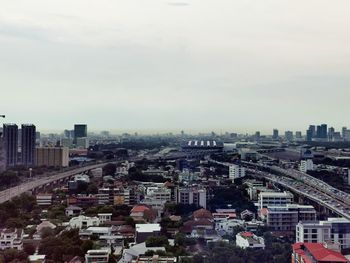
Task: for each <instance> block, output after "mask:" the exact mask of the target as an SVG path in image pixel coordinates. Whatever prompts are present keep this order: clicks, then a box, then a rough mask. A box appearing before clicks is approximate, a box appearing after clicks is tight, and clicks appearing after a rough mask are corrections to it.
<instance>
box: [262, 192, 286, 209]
mask: <svg viewBox="0 0 350 263" xmlns="http://www.w3.org/2000/svg"><path fill="white" fill-rule="evenodd" d="M292 202H293V194H292V193H290V192H286V191H285V192H261V193H260V194H259V198H258V204H259V209H262V208H267V207H272V206H286V205H287V204H291V203H292Z"/></svg>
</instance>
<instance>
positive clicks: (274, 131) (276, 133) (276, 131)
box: [272, 129, 278, 140]
mask: <svg viewBox="0 0 350 263" xmlns="http://www.w3.org/2000/svg"><path fill="white" fill-rule="evenodd" d="M272 139H274V140H277V139H278V130H277V129H273V133H272Z"/></svg>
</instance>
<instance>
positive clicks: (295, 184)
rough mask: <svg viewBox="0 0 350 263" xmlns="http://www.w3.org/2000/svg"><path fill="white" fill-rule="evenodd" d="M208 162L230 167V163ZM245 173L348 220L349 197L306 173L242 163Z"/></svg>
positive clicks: (349, 209) (349, 214)
mask: <svg viewBox="0 0 350 263" xmlns="http://www.w3.org/2000/svg"><path fill="white" fill-rule="evenodd" d="M209 161H212V162H215V163H217V164H221V165H224V166H230V165H231V164H230V163H224V162H218V161H215V160H212V159H209ZM242 165H243V166H244V167H246V169H247V171H248V172H249V173H250V174H251V175H252V176H254V177H258V178H265V179H266V180H268V181H270V182H273V183H274V184H276V185H281V186H282V187H284V188H286V189H289V190H290V191H292V192H294V193H296V194H298V195H299V196H303V197H306V198H308V199H310V200H312V201H314V202H316V203H318V204H319V205H320V206H322V207H326V208H327V209H329V210H331V211H332V212H333V213H335V214H337V215H339V216H342V217H345V218H347V219H349V220H350V195H349V194H348V193H345V192H343V191H340V190H339V189H336V188H334V187H332V186H330V185H329V184H327V183H325V182H323V181H321V180H318V179H316V178H314V177H312V176H310V175H308V174H306V173H302V172H299V171H297V170H294V169H282V168H280V167H278V166H264V165H261V164H256V163H250V162H242Z"/></svg>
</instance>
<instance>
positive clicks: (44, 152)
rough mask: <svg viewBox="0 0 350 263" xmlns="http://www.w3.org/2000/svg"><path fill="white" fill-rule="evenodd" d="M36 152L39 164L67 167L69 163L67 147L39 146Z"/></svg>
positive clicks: (36, 159) (36, 160)
mask: <svg viewBox="0 0 350 263" xmlns="http://www.w3.org/2000/svg"><path fill="white" fill-rule="evenodd" d="M35 153H36V157H35V162H36V165H37V166H48V167H50V166H52V167H67V166H68V165H69V149H68V148H67V147H39V148H36V151H35Z"/></svg>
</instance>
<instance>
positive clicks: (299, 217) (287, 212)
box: [266, 204, 316, 232]
mask: <svg viewBox="0 0 350 263" xmlns="http://www.w3.org/2000/svg"><path fill="white" fill-rule="evenodd" d="M315 220H316V210H315V208H314V207H313V206H311V205H299V204H287V205H286V206H271V207H268V208H267V210H266V223H267V226H268V227H269V228H270V229H271V230H273V231H293V232H294V230H295V227H296V225H297V224H298V223H299V222H300V221H302V222H314V221H315Z"/></svg>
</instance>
